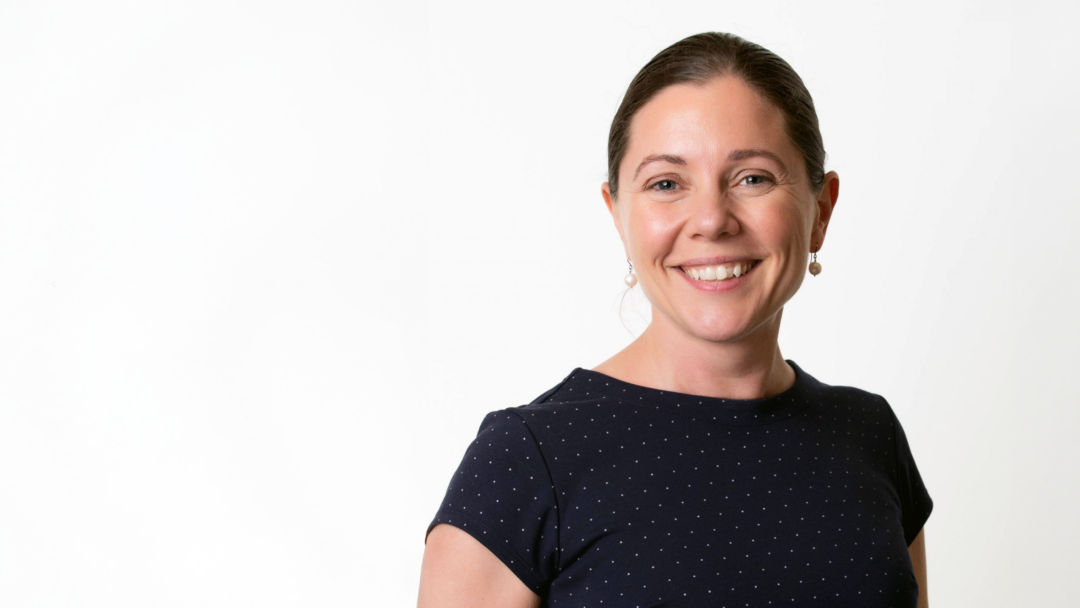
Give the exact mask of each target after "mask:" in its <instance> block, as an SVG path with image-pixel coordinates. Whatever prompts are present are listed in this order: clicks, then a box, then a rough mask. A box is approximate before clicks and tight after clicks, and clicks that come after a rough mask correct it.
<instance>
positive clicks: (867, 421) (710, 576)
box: [419, 33, 933, 607]
mask: <svg viewBox="0 0 1080 608" xmlns="http://www.w3.org/2000/svg"><path fill="white" fill-rule="evenodd" d="M824 158H825V152H824V148H823V145H822V139H821V134H820V132H819V130H818V121H817V116H816V113H815V110H814V105H813V101H812V100H811V97H810V94H809V93H808V92H807V90H806V88H805V86H804V85H803V83H802V80H801V79H800V78H799V76H798V75H797V74H795V72H794V71H793V70H792V69H791V67H790V66H789V65H788V64H787V63H786V62H784V61H783V60H782V59H780V58H779V57H777V56H776V55H774V54H772V53H771V52H769V51H767V50H765V49H763V48H761V47H760V46H757V45H755V44H752V43H750V42H747V41H745V40H743V39H741V38H739V37H737V36H733V35H729V34H722V33H704V34H699V35H695V36H691V37H689V38H686V39H684V40H682V41H680V42H677V43H676V44H674V45H672V46H671V47H669V48H667V49H665V50H664V51H662V52H661V53H660V54H658V55H657V56H656V57H654V58H653V59H652V60H651V61H650V62H649V63H648V64H647V65H646V66H645V67H644V68H642V70H641V72H640V73H638V75H637V76H636V77H635V78H634V80H633V82H631V84H630V86H629V89H628V90H627V92H626V96H625V97H624V99H623V102H622V105H621V106H620V107H619V110H618V112H617V113H616V115H615V119H614V121H613V122H612V126H611V133H610V137H609V142H608V162H609V167H608V168H609V181H608V182H606V183H604V184H603V186H602V194H603V198H604V202H605V203H606V205H607V207H608V210H609V211H610V212H611V215H612V218H613V219H614V221H615V227H616V229H617V230H618V232H619V236H620V237H621V238H622V242H623V246H624V248H625V252H626V257H627V260H628V262H630V263H631V271H632V272H631V274H629V275H627V277H626V279H627V283H628V284H629V285H630V286H631V287H633V286H634V285H635V284H638V283H640V285H641V288H642V290H643V291H644V293H645V295H646V296H647V297H648V299H649V301H650V302H651V304H652V307H653V311H652V312H653V314H652V322H651V324H650V325H649V327H648V328H647V329H646V330H645V331H644V332H643V333H642V334H641V336H640V337H638V338H637V339H636V340H635V341H634V342H633V343H631V344H630V345H629V346H628V347H626V348H625V349H624V350H622V351H620V352H619V353H617V354H615V356H613V357H611V358H610V359H608V360H607V361H605V362H603V363H601V364H600V365H599V366H597V367H595V368H594V369H582V368H575V369H574V370H573V371H572V372H571V373H570V374H569V375H567V376H566V378H564V379H563V380H562V381H561V382H559V383H558V384H557V385H556V386H554V387H553V388H552V389H550V390H548V391H547V392H545V393H544V394H542V395H540V396H539V397H537V398H536V399H534V400H533V401H532V402H531V403H529V404H528V405H523V406H519V407H510V408H506V409H502V410H497V411H493V412H490V413H488V414H487V416H486V417H485V418H484V420H483V423H482V424H481V426H480V430H479V432H478V434H477V437H476V440H475V441H474V442H473V443H472V444H471V445H470V446H469V448H468V450H467V451H466V453H465V456H464V458H463V459H462V461H461V465H460V467H459V468H458V470H457V471H456V472H455V474H454V476H453V478H452V479H451V481H450V484H449V487H448V488H447V492H446V495H445V498H444V500H443V503H442V504H441V505H440V507H439V509H438V511H437V513H436V515H435V518H434V519H433V520H432V521H431V524H430V525H429V526H428V530H427V532H428V535H427V537H426V548H425V553H424V562H423V567H422V571H421V583H420V599H419V605H420V606H421V607H429V606H431V607H434V606H440V607H447V606H466V605H467V606H519V607H526V606H540V605H550V606H563V605H565V606H631V607H634V606H636V607H645V606H725V605H727V606H768V605H790V606H891V607H895V606H912V607H914V606H920V607H922V606H926V605H927V600H926V573H925V556H924V535H923V532H922V526H923V523H924V522H925V521H926V519H927V518H928V517H929V515H930V511H931V509H932V507H933V503H932V501H931V499H930V496H929V494H928V493H927V491H926V489H925V488H924V487H923V485H922V480H921V478H920V476H919V472H918V469H917V467H916V466H915V462H914V459H913V458H912V455H911V453H910V450H909V448H908V443H907V440H906V438H905V435H904V432H903V429H902V427H901V426H900V423H899V422H898V421H897V419H896V417H895V415H894V414H893V411H892V409H891V407H890V406H889V404H888V403H887V402H886V401H885V399H884V398H882V397H881V396H880V395H877V394H874V393H871V392H867V391H864V390H861V389H857V388H854V387H849V386H832V385H829V384H825V383H823V382H821V381H818V380H817V379H815V378H814V377H813V376H811V375H810V374H808V373H807V372H806V371H804V370H803V369H802V368H801V367H800V366H798V365H797V364H796V363H795V362H794V361H792V360H790V359H784V358H783V357H782V356H781V354H780V348H779V345H778V343H777V336H778V334H779V330H780V318H781V316H782V313H783V307H784V304H785V303H786V302H787V301H788V300H790V299H791V298H792V296H794V295H795V292H796V291H798V289H799V287H800V285H802V281H803V278H804V277H805V274H804V273H805V272H807V270H809V272H810V273H811V274H812V275H817V274H818V272H820V271H821V266H820V264H818V263H817V262H816V252H817V251H818V250H820V249H821V246H822V244H823V243H824V240H825V232H826V228H827V226H828V223H829V220H830V218H831V217H832V212H833V208H834V206H835V204H836V199H837V194H838V191H839V180H838V177H837V175H836V173H835V172H832V171H830V172H828V173H825V171H824V168H823V165H824ZM811 255H813V257H814V258H815V261H813V262H810V263H809V264H807V262H808V259H809V258H810V257H811Z"/></svg>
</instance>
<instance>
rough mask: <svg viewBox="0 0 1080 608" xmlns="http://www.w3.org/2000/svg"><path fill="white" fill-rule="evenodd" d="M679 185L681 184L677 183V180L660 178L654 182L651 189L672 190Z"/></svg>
mask: <svg viewBox="0 0 1080 608" xmlns="http://www.w3.org/2000/svg"><path fill="white" fill-rule="evenodd" d="M678 185H679V184H677V183H675V180H672V179H662V180H659V181H657V182H654V183H653V185H651V186H649V189H650V190H658V191H660V192H671V191H672V190H674V189H675V188H676V187H678ZM657 186H659V188H657Z"/></svg>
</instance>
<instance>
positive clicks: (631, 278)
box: [623, 260, 637, 287]
mask: <svg viewBox="0 0 1080 608" xmlns="http://www.w3.org/2000/svg"><path fill="white" fill-rule="evenodd" d="M626 263H627V264H629V265H630V272H628V273H626V276H625V277H623V282H624V283H626V286H627V287H633V286H634V285H637V275H636V274H634V263H633V262H631V261H630V260H626Z"/></svg>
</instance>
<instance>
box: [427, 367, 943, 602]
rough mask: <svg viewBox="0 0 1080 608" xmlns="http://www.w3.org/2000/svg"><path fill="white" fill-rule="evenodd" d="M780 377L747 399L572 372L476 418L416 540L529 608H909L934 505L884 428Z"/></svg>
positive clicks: (871, 405)
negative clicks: (916, 549)
mask: <svg viewBox="0 0 1080 608" xmlns="http://www.w3.org/2000/svg"><path fill="white" fill-rule="evenodd" d="M788 363H789V364H790V365H791V367H792V368H793V369H794V370H795V374H796V380H795V384H794V385H793V386H791V388H789V389H788V390H786V391H784V392H783V393H781V394H778V395H774V396H771V397H765V398H762V399H747V400H739V399H721V398H717V397H702V396H698V395H689V394H685V393H677V392H670V391H661V390H659V389H654V388H648V387H643V386H639V385H636V384H630V383H627V382H623V381H621V380H618V379H616V378H613V377H611V376H607V375H605V374H602V373H599V372H595V371H592V370H588V369H583V368H580V367H579V368H575V369H574V370H573V371H572V372H571V373H570V374H569V375H568V376H566V378H564V379H563V380H562V381H561V382H559V383H558V384H557V385H556V386H554V387H553V388H551V389H550V390H548V391H546V392H545V393H544V394H542V395H540V396H539V397H537V398H536V399H535V400H533V401H532V402H531V403H529V404H528V405H522V406H517V407H509V408H505V409H501V410H496V411H493V412H489V413H488V414H487V415H486V416H485V417H484V420H483V422H482V424H481V425H480V429H479V431H478V433H477V435H476V439H475V440H474V441H473V442H472V443H471V444H470V445H469V447H468V448H467V449H466V451H465V455H464V457H463V458H462V460H461V464H460V466H459V467H458V469H457V470H456V471H455V472H454V475H453V477H452V479H451V480H450V483H449V486H448V488H447V490H446V495H445V497H444V498H443V501H442V503H441V504H440V505H439V508H438V510H437V512H436V513H435V517H434V518H433V519H432V521H431V523H430V524H429V525H428V528H427V532H430V531H431V529H432V528H433V527H435V526H436V525H438V524H440V523H445V524H449V525H452V526H456V527H458V528H460V529H462V530H465V531H466V532H468V533H469V534H471V535H472V536H473V537H475V538H476V539H477V540H479V541H480V542H481V543H483V545H484V546H485V547H487V548H488V549H489V550H491V551H492V553H494V554H495V555H496V556H498V558H499V559H500V560H501V561H502V562H503V563H505V564H506V565H507V567H508V568H509V569H510V570H511V571H513V572H514V574H516V575H517V576H518V578H520V579H521V581H522V582H524V583H525V584H526V585H527V586H528V587H529V588H530V589H532V590H533V591H535V592H536V593H537V594H539V595H540V596H541V597H542V598H543V605H545V606H566V607H568V608H569V607H593V608H595V607H601V606H619V607H622V606H628V607H633V608H646V607H648V608H655V607H658V606H668V607H680V606H695V607H697V606H717V607H725V606H726V607H731V608H735V607H748V606H755V607H757V606H799V607H803V606H830V607H837V606H860V607H867V606H889V607H900V606H912V607H914V606H916V604H917V600H918V593H919V589H918V584H917V582H916V580H915V575H914V572H913V569H912V564H911V560H910V558H909V556H908V552H907V547H908V545H910V544H911V542H912V541H913V540H914V539H915V536H916V535H917V534H918V533H919V531H920V530H921V529H922V526H923V524H924V522H925V521H926V520H927V519H928V518H929V516H930V511H931V509H932V508H933V502H932V501H931V499H930V495H929V494H928V493H927V490H926V488H925V487H924V486H923V483H922V479H921V478H920V476H919V471H918V468H917V467H916V466H915V460H914V458H913V457H912V454H911V451H910V449H909V446H908V442H907V439H906V437H905V435H904V430H903V428H902V427H901V426H900V422H899V421H898V420H897V418H896V416H895V414H894V413H893V411H892V408H891V407H890V406H889V404H888V402H887V401H886V400H885V399H884V398H883V397H881V396H880V395H877V394H874V393H870V392H867V391H864V390H861V389H857V388H853V387H849V386H833V385H829V384H825V383H823V382H820V381H818V380H817V379H815V378H814V377H812V376H810V375H809V374H807V373H806V372H805V371H803V370H802V369H801V368H800V367H799V366H798V365H796V364H795V362H794V361H792V360H790V359H789V360H788ZM425 539H426V535H425Z"/></svg>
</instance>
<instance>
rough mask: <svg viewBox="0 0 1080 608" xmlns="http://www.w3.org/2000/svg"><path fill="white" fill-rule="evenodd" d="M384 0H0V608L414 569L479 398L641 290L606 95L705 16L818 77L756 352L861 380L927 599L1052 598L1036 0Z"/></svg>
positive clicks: (1057, 82)
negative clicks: (789, 248)
mask: <svg viewBox="0 0 1080 608" xmlns="http://www.w3.org/2000/svg"><path fill="white" fill-rule="evenodd" d="M388 4H389V3H379V4H377V5H376V4H375V3H371V4H367V3H356V2H315V1H312V0H305V1H303V2H300V1H295V2H269V1H266V0H262V1H258V2H256V1H251V2H238V1H231V0H230V1H223V0H214V1H191V0H187V1H184V2H96V3H84V2H14V1H0V605H2V606H4V607H5V608H22V607H32V606H35V607H36V606H109V607H128V606H130V607H136V606H138V607H143V606H223V607H224V606H228V607H236V606H259V607H276V606H305V607H306V606H383V605H399V606H407V605H415V601H416V593H417V588H418V580H419V571H420V560H421V555H422V552H423V548H424V545H423V536H424V532H425V529H426V526H427V524H428V523H429V521H430V520H431V518H432V517H433V516H434V512H435V509H436V507H437V506H438V503H439V501H440V500H441V498H442V495H443V493H444V492H445V490H446V486H447V484H448V482H449V480H450V477H451V475H452V472H453V471H454V469H455V468H456V467H457V465H458V462H459V461H460V458H461V456H462V455H463V453H464V450H465V448H466V447H467V445H468V444H469V442H470V441H471V440H472V438H473V437H474V436H475V433H476V431H477V429H478V426H479V424H480V421H481V420H482V418H483V415H484V414H485V413H486V412H488V411H491V410H494V409H500V408H503V407H508V406H513V405H520V404H524V403H527V402H529V401H531V400H532V399H533V398H534V397H536V396H537V395H539V394H540V393H541V392H543V391H544V390H546V389H547V388H549V387H551V386H553V385H554V384H555V383H556V382H558V381H559V380H561V379H562V378H563V377H564V376H565V375H566V374H567V373H569V371H570V370H571V369H572V368H573V367H575V366H582V367H592V366H595V365H596V364H598V363H599V362H601V361H603V360H604V359H606V358H607V357H609V356H610V355H612V354H614V353H615V352H616V351H618V350H620V349H621V348H622V347H623V346H625V345H626V344H627V343H629V341H630V340H631V339H632V334H631V332H633V333H634V334H636V332H638V331H640V329H641V328H642V326H643V325H642V323H643V321H644V319H645V318H646V317H647V315H648V308H647V306H646V303H645V302H643V301H642V300H641V298H640V297H637V298H635V297H633V296H630V297H627V300H626V302H625V303H624V306H623V307H622V315H621V319H620V297H621V295H622V292H623V289H624V287H623V283H622V277H623V274H625V272H626V263H625V258H624V256H623V252H622V248H621V245H620V243H619V240H618V235H617V233H616V231H615V228H614V226H613V225H612V223H611V218H610V216H609V215H607V211H606V209H605V208H604V205H603V201H602V199H601V197H600V183H601V182H602V181H603V180H604V179H605V172H606V149H605V145H606V136H607V130H608V127H609V124H610V120H611V117H612V115H613V114H614V111H615V109H616V107H617V106H618V103H619V100H620V98H621V96H622V94H623V92H624V91H625V87H626V85H627V84H628V83H629V81H630V79H631V78H632V77H633V75H634V74H635V73H636V72H637V70H638V69H640V67H641V66H642V65H644V64H645V62H646V61H648V59H649V58H651V57H652V56H653V55H654V54H655V53H657V52H658V51H660V50H661V49H662V48H664V47H665V46H667V45H668V44H671V43H673V42H675V41H676V40H678V39H680V38H682V37H684V36H687V35H690V34H694V33H697V32H700V31H705V30H720V31H730V32H734V33H737V34H740V35H742V36H744V37H746V38H748V39H750V40H752V41H754V42H757V43H760V44H762V45H764V46H766V47H767V48H769V49H771V50H773V51H774V52H776V53H778V54H779V55H780V56H782V57H784V58H785V59H787V60H788V61H789V62H790V63H791V64H792V65H793V66H794V67H795V69H796V70H797V71H798V72H799V73H800V74H801V75H802V77H803V79H804V80H805V82H806V83H807V86H808V87H809V89H810V91H811V93H812V94H813V96H814V99H815V103H816V105H817V108H818V112H819V116H820V118H821V125H822V131H823V134H824V140H825V147H826V150H827V152H828V155H829V156H828V162H827V169H833V170H836V171H838V172H839V174H840V176H841V188H840V198H839V202H838V204H837V207H836V213H835V215H834V218H833V221H832V223H831V225H830V229H829V233H828V238H827V239H826V242H825V245H824V248H823V249H822V251H821V253H820V254H819V261H820V262H821V263H822V266H823V272H822V274H821V275H819V276H818V277H816V278H809V277H808V278H807V280H806V281H805V282H804V285H803V288H802V289H801V291H800V292H799V294H798V295H797V296H796V297H795V298H794V299H793V300H792V301H791V302H790V303H789V305H788V306H787V307H786V309H785V313H784V329H783V331H782V333H781V349H782V353H783V355H784V356H785V357H787V358H791V359H793V360H795V361H797V362H798V363H799V364H800V365H801V366H802V367H803V368H805V369H806V370H807V371H809V372H810V373H811V374H813V375H814V376H816V377H817V378H819V379H820V380H822V381H824V382H827V383H831V384H845V385H851V386H857V387H860V388H864V389H866V390H871V391H873V392H877V393H880V394H882V395H884V396H885V397H886V398H887V399H889V401H890V403H891V404H892V406H893V408H894V409H895V411H896V412H897V414H898V416H899V417H900V420H901V421H902V423H903V425H904V427H905V429H906V431H907V434H908V438H909V440H910V443H911V446H912V450H913V453H914V455H915V457H916V461H917V462H918V464H919V467H920V469H921V472H922V476H923V479H924V481H925V483H926V485H927V488H928V489H929V491H930V492H931V495H932V497H933V498H934V501H935V509H934V512H933V514H932V516H931V518H930V520H929V521H928V523H927V525H926V537H927V554H928V564H929V592H930V597H931V599H932V600H933V602H934V604H935V605H937V606H1016V605H1026V606H1040V607H1042V606H1066V605H1075V604H1072V602H1075V597H1076V592H1075V587H1074V586H1073V585H1071V584H1070V583H1068V581H1069V580H1070V579H1071V578H1072V577H1073V575H1074V574H1075V571H1076V568H1077V566H1078V565H1080V564H1078V559H1077V557H1076V551H1075V550H1076V546H1077V543H1080V519H1078V518H1077V517H1076V510H1077V507H1078V502H1080V490H1078V487H1077V481H1076V480H1077V477H1078V476H1077V474H1076V469H1075V467H1076V464H1077V456H1078V451H1077V447H1076V445H1077V439H1076V437H1077V435H1076V429H1077V425H1078V423H1080V415H1078V413H1077V408H1078V407H1080V396H1078V394H1080V390H1078V388H1077V386H1078V385H1077V379H1076V376H1077V364H1078V356H1077V354H1076V341H1077V339H1078V338H1080V331H1078V325H1080V322H1078V320H1077V310H1078V308H1080V306H1078V305H1080V302H1078V297H1077V296H1078V294H1080V289H1078V287H1077V284H1076V283H1077V279H1076V271H1075V266H1076V261H1077V256H1078V254H1080V247H1078V246H1077V230H1078V226H1080V211H1078V209H1080V200H1078V199H1080V196H1078V194H1077V192H1078V188H1077V185H1076V182H1077V161H1078V160H1080V158H1078V154H1077V149H1076V145H1077V144H1076V142H1077V136H1078V135H1080V128H1078V124H1077V123H1078V113H1077V110H1076V108H1077V105H1076V104H1077V99H1078V93H1080V91H1078V86H1077V74H1078V73H1080V66H1078V63H1080V61H1078V58H1080V44H1078V42H1077V39H1076V37H1075V35H1074V31H1073V27H1072V24H1074V23H1075V22H1076V21H1075V19H1076V16H1077V15H1076V14H1075V13H1074V12H1073V11H1071V10H1070V9H1067V8H1066V3H1064V2H1061V3H1058V4H1057V6H1054V5H1052V4H1049V3H1032V2H1024V3H1022V5H1021V3H1017V5H1016V6H1012V5H1010V4H1008V3H1005V2H974V1H972V2H959V1H947V2H946V1H938V2H933V3H926V4H922V5H918V4H913V3H911V2H888V3H880V4H876V3H870V2H852V3H843V4H841V3H823V2H790V3H771V2H762V1H760V0H754V1H752V2H751V1H743V2H738V3H734V2H718V1H715V0H710V1H707V2H673V1H670V0H666V1H663V2H661V1H646V0H639V1H635V2H626V3H614V2H567V3H563V4H561V5H556V4H552V3H542V4H538V5H536V6H535V7H533V6H525V5H521V4H520V3H507V2H492V3H489V4H482V3H476V2H466V3H461V2H454V3H451V2H432V3H430V4H413V5H398V7H397V8H396V9H390V8H388ZM635 292H636V293H638V294H639V295H640V290H635ZM624 323H625V326H624ZM628 330H629V331H628Z"/></svg>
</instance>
